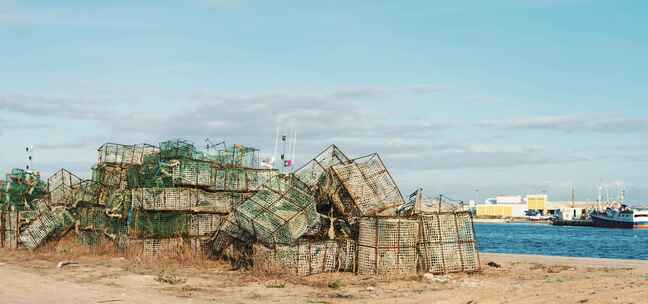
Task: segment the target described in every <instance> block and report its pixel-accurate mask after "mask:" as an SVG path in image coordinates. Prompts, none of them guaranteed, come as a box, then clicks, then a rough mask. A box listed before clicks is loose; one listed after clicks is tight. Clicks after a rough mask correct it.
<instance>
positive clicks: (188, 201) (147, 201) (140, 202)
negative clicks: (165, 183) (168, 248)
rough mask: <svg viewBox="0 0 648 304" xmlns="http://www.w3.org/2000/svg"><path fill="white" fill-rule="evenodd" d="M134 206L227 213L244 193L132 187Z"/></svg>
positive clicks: (240, 199)
mask: <svg viewBox="0 0 648 304" xmlns="http://www.w3.org/2000/svg"><path fill="white" fill-rule="evenodd" d="M131 191H132V205H133V207H134V208H143V209H144V210H158V211H165V210H168V211H173V210H175V211H197V212H213V213H228V212H230V210H231V209H232V207H233V206H236V205H238V204H240V203H241V202H242V201H243V200H245V199H246V197H247V196H246V195H244V194H239V193H232V192H206V191H203V190H200V189H193V188H140V189H132V190H131Z"/></svg>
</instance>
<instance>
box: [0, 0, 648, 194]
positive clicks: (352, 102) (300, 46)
mask: <svg viewBox="0 0 648 304" xmlns="http://www.w3.org/2000/svg"><path fill="white" fill-rule="evenodd" d="M647 17H648V2H646V1H638V0H637V1H623V0H619V1H595V0H589V1H588V0H535V1H532V0H492V1H461V0H460V1H430V0H428V1H417V0H412V1H406V2H403V1H362V0H358V1H279V0H278V1H245V0H187V1H65V3H64V4H63V3H61V2H60V1H11V0H0V142H1V143H2V144H1V147H2V148H1V149H0V170H2V171H9V170H10V169H11V168H13V167H24V165H25V159H26V156H25V150H24V149H25V146H28V145H32V146H33V147H34V152H33V157H34V163H33V167H34V168H35V169H38V170H40V171H41V172H42V174H43V175H44V176H45V177H46V176H48V175H49V174H51V173H53V172H54V171H56V170H57V169H59V168H68V169H70V170H72V171H73V172H76V173H77V174H78V175H80V176H86V177H87V176H89V174H90V168H91V166H92V165H93V163H94V162H95V160H96V149H97V148H98V147H99V146H100V145H101V144H102V143H104V142H118V143H127V144H135V143H152V144H156V143H159V142H160V141H162V140H165V139H174V138H186V139H189V140H192V141H193V142H195V143H196V144H197V145H199V146H202V145H203V143H204V139H205V138H209V139H210V140H211V141H214V142H216V141H221V140H225V141H226V142H227V143H229V144H232V143H241V144H244V145H248V146H254V147H257V148H259V149H261V151H262V156H264V157H267V156H269V155H270V154H272V151H273V148H274V138H275V132H276V129H277V128H281V130H282V133H286V132H288V131H289V130H295V131H296V132H297V144H296V159H295V161H296V163H297V165H299V164H303V163H305V162H306V161H308V160H309V159H310V158H312V157H314V156H315V155H316V154H317V153H318V152H319V151H321V150H323V149H324V148H325V147H326V146H328V145H330V144H336V145H337V146H338V147H340V148H341V149H342V150H343V151H344V152H345V153H346V154H348V155H349V156H352V157H359V156H363V155H366V154H369V153H372V152H377V153H379V154H380V155H381V157H382V159H383V161H384V162H385V164H386V165H387V167H388V168H389V169H390V171H391V172H392V175H393V176H394V178H395V179H396V181H397V183H398V184H399V186H400V188H401V192H402V193H403V194H408V193H411V192H412V191H414V190H415V189H416V188H417V187H422V188H423V189H424V192H425V193H426V194H428V195H437V194H444V195H446V196H449V197H451V198H456V199H462V200H471V199H479V200H484V199H486V198H487V197H493V196H495V195H507V194H510V195H524V194H528V193H547V194H548V195H549V198H550V200H567V199H569V195H570V193H571V188H572V186H573V187H574V189H575V192H576V198H577V199H579V200H587V199H589V200H595V199H596V197H597V192H598V187H599V186H603V187H605V189H607V190H608V191H609V192H610V195H611V196H616V195H618V194H619V192H620V191H621V190H622V189H625V191H626V199H627V200H628V201H630V202H634V203H645V202H648V178H647V177H648V152H647V151H648V141H647V140H646V139H647V138H648V100H647V97H648V93H647V92H646V90H645V88H646V87H645V86H646V83H647V81H648V74H646V71H647V70H648V57H647V56H646V54H648V35H646V31H645V29H646V28H648V21H646V20H648V18H647Z"/></svg>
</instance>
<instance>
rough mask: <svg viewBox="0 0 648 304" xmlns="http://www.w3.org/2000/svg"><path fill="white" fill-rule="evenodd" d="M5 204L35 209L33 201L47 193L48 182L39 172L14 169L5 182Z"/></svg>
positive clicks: (22, 208) (24, 208) (19, 208)
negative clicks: (41, 177)
mask: <svg viewBox="0 0 648 304" xmlns="http://www.w3.org/2000/svg"><path fill="white" fill-rule="evenodd" d="M2 194H4V200H3V206H0V207H4V206H5V205H10V206H13V207H14V208H16V209H18V210H31V209H34V206H33V205H32V202H33V201H34V200H35V199H38V198H41V197H43V196H45V195H47V183H46V182H44V181H42V180H41V179H40V174H38V172H31V171H25V170H22V169H12V170H11V173H9V174H7V176H6V179H5V182H4V191H3V193H2Z"/></svg>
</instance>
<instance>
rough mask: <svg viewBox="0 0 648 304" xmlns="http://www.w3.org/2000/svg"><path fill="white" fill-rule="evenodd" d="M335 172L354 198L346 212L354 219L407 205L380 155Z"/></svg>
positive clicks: (357, 161) (343, 165)
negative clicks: (350, 213)
mask: <svg viewBox="0 0 648 304" xmlns="http://www.w3.org/2000/svg"><path fill="white" fill-rule="evenodd" d="M332 170H333V173H334V174H335V176H336V177H337V179H338V180H339V181H340V183H341V184H342V186H343V187H344V189H345V190H346V192H347V193H348V194H349V195H350V197H351V198H352V203H353V206H345V209H346V210H350V211H351V212H352V213H353V214H354V215H355V216H371V215H377V214H379V213H381V212H383V211H386V210H388V209H390V208H395V207H397V206H400V205H402V204H404V203H405V200H404V199H403V196H402V194H401V192H400V190H399V189H398V186H396V183H395V182H394V180H393V179H392V177H391V175H390V174H389V171H387V169H386V168H385V164H384V163H383V162H382V160H381V159H380V156H378V154H375V153H374V154H370V155H368V156H365V157H361V158H357V159H353V160H351V161H349V162H346V163H344V164H339V165H334V166H332Z"/></svg>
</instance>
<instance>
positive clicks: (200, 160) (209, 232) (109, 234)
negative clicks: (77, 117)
mask: <svg viewBox="0 0 648 304" xmlns="http://www.w3.org/2000/svg"><path fill="white" fill-rule="evenodd" d="M217 147H219V149H215V148H214V147H213V146H212V147H211V149H210V148H209V147H208V149H205V150H203V149H199V148H197V147H196V146H194V145H193V144H192V143H191V142H189V141H186V140H169V141H165V142H161V143H160V144H159V145H157V146H154V145H149V144H136V145H123V144H116V143H106V144H104V145H102V146H101V147H99V149H98V151H97V162H96V164H95V165H94V166H93V167H92V171H91V178H90V179H84V178H81V177H79V176H77V175H75V174H74V173H72V172H70V171H68V170H65V169H61V170H59V171H58V172H56V173H54V174H53V175H52V176H51V177H49V178H48V179H47V181H43V180H41V177H40V175H39V173H38V172H33V171H27V170H20V169H13V170H12V171H11V172H10V173H8V174H7V175H6V176H5V179H4V180H0V211H1V213H0V246H2V247H5V248H11V249H16V248H22V247H24V248H27V249H29V250H35V249H37V248H39V247H41V246H43V245H44V244H46V243H48V242H57V241H59V240H60V239H63V238H72V239H74V241H75V242H77V243H79V244H82V245H85V246H88V247H90V248H96V247H98V246H103V247H104V248H105V247H106V246H104V245H109V246H112V248H114V250H115V251H116V252H119V253H124V254H126V255H127V256H130V255H135V256H142V255H143V256H152V257H155V256H160V255H164V256H174V255H185V254H187V253H189V254H191V255H193V256H196V257H200V258H212V259H227V260H229V261H231V262H232V263H233V264H235V265H238V266H243V267H248V266H253V267H262V268H267V269H269V270H276V271H282V272H286V271H288V272H291V273H294V274H297V275H311V274H317V273H323V272H338V271H344V272H355V273H357V274H361V275H384V274H409V273H416V272H431V273H448V272H475V271H479V270H480V263H479V252H478V247H477V240H476V237H475V233H474V228H473V222H472V216H471V214H470V213H469V212H467V211H463V210H462V208H458V207H457V206H454V205H452V204H449V203H448V202H446V201H444V200H443V199H442V198H439V199H438V200H436V201H435V200H430V199H428V198H426V197H424V196H423V195H422V191H421V190H420V189H419V190H417V191H416V192H414V193H413V194H412V195H410V196H408V197H407V199H405V198H404V197H403V195H402V194H401V191H400V190H399V188H398V186H397V183H396V181H395V180H394V179H393V178H392V176H391V174H390V172H389V170H388V169H387V167H386V166H385V164H384V162H383V161H382V159H381V158H380V156H379V155H378V154H376V153H374V154H369V155H367V156H363V157H359V158H350V157H348V156H347V155H345V154H344V153H343V152H342V151H341V150H340V149H339V148H338V147H336V146H335V145H331V146H329V147H327V148H326V149H324V150H323V151H322V152H321V153H320V154H318V155H317V156H315V157H314V158H313V159H312V160H310V161H308V162H306V163H305V164H304V165H303V166H302V167H300V168H299V169H297V170H295V171H294V172H292V171H291V172H290V173H285V172H283V171H286V170H285V169H284V170H283V171H282V172H280V170H279V169H271V168H267V167H261V165H260V162H259V151H258V150H257V149H254V148H251V147H245V146H242V145H234V146H230V147H228V146H226V145H225V144H224V143H223V144H222V145H218V146H217ZM282 165H283V164H282ZM430 206H433V207H430Z"/></svg>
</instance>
